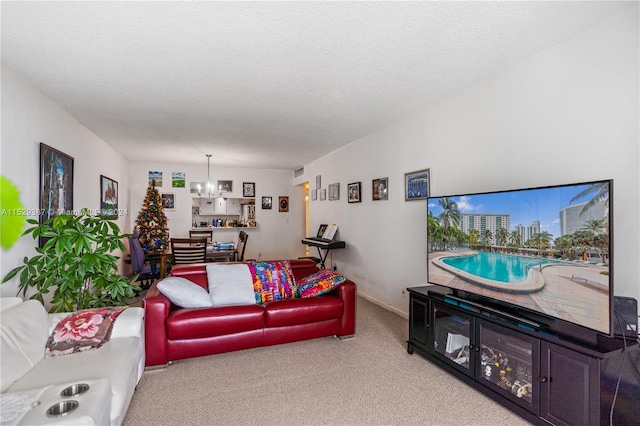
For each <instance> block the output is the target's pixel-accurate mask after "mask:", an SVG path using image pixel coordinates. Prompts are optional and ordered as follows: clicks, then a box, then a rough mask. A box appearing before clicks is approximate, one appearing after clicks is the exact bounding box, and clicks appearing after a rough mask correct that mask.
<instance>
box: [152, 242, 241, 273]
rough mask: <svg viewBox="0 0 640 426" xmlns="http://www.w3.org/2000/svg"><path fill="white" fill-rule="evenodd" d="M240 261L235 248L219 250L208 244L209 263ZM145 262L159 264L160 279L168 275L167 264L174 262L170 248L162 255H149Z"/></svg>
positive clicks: (215, 246)
mask: <svg viewBox="0 0 640 426" xmlns="http://www.w3.org/2000/svg"><path fill="white" fill-rule="evenodd" d="M237 259H238V250H236V248H235V246H234V247H233V248H218V247H217V245H216V244H215V243H207V262H229V261H236V260H237ZM145 260H148V261H150V262H157V263H159V268H160V271H159V278H161V279H162V278H164V277H165V276H166V274H167V264H168V263H167V262H169V264H170V263H171V262H172V256H171V249H170V248H168V249H166V250H165V251H163V252H162V253H147V254H145Z"/></svg>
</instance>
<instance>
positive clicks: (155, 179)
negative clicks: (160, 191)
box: [149, 170, 162, 188]
mask: <svg viewBox="0 0 640 426" xmlns="http://www.w3.org/2000/svg"><path fill="white" fill-rule="evenodd" d="M149 187H150V188H162V172H161V171H158V170H149Z"/></svg>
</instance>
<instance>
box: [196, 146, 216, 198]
mask: <svg viewBox="0 0 640 426" xmlns="http://www.w3.org/2000/svg"><path fill="white" fill-rule="evenodd" d="M205 155H206V156H207V183H206V184H205V188H204V190H205V195H206V196H207V199H208V200H209V201H207V204H211V202H212V201H211V199H212V198H216V194H215V190H214V188H215V187H214V186H213V183H211V154H205ZM202 189H203V188H202V187H201V186H200V184H198V195H199V196H200V197H202Z"/></svg>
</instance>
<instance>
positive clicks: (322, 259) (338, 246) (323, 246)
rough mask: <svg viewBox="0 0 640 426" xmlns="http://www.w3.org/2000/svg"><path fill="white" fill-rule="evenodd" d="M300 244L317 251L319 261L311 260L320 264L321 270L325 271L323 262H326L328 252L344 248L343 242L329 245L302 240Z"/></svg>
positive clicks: (332, 242)
mask: <svg viewBox="0 0 640 426" xmlns="http://www.w3.org/2000/svg"><path fill="white" fill-rule="evenodd" d="M302 244H306V245H308V246H311V247H315V248H317V249H318V256H319V259H318V258H313V259H314V260H315V259H317V260H318V261H317V262H316V263H320V267H321V268H322V269H326V266H325V261H326V260H327V256H328V255H329V252H330V251H331V250H333V249H341V248H345V247H346V244H345V242H344V241H331V242H330V243H325V242H316V241H313V240H312V239H308V238H305V239H304V240H302ZM323 249H324V250H325V252H324V255H323V254H322V250H323Z"/></svg>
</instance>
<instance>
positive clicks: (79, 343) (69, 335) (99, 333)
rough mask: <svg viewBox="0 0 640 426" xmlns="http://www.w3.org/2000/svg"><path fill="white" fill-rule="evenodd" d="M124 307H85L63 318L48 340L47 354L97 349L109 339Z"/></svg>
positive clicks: (55, 354)
mask: <svg viewBox="0 0 640 426" xmlns="http://www.w3.org/2000/svg"><path fill="white" fill-rule="evenodd" d="M125 309H127V307H126V306H123V307H108V308H93V309H83V310H81V311H78V312H75V313H73V314H71V315H69V316H68V317H66V318H64V319H63V320H61V321H60V322H59V323H58V324H57V325H56V327H55V328H54V329H53V332H52V333H51V336H49V339H48V340H47V346H46V349H45V356H57V355H67V354H71V353H75V352H82V351H87V350H90V349H97V348H99V347H100V346H102V345H104V344H105V343H107V342H108V341H109V338H110V337H111V330H112V328H113V322H114V321H115V319H116V317H117V316H118V315H120V313H122V311H124V310H125Z"/></svg>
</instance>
